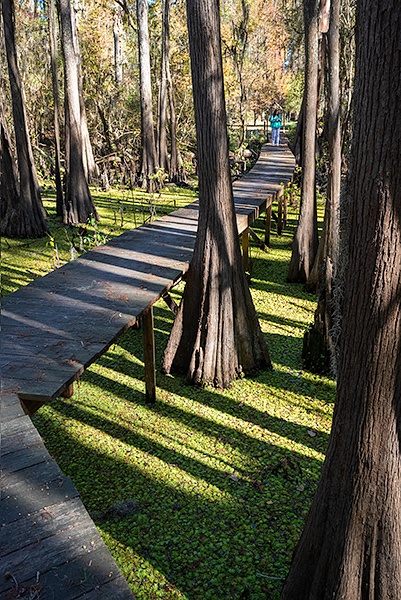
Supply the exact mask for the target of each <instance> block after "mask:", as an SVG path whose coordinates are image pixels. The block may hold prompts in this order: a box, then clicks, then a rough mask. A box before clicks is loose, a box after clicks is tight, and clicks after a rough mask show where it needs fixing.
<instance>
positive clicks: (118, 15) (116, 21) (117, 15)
mask: <svg viewBox="0 0 401 600" xmlns="http://www.w3.org/2000/svg"><path fill="white" fill-rule="evenodd" d="M123 14H124V9H123V8H122V6H120V4H118V3H117V2H115V5H114V12H113V37H114V73H115V81H116V87H117V88H118V89H119V88H120V87H121V86H122V83H123V45H122V39H121V38H122V35H123V31H124V29H123Z"/></svg>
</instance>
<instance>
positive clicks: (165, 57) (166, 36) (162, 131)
mask: <svg viewBox="0 0 401 600" xmlns="http://www.w3.org/2000/svg"><path fill="white" fill-rule="evenodd" d="M169 15H170V0H163V27H162V56H161V73H160V90H159V118H158V123H159V128H158V130H159V135H158V140H157V141H158V163H159V166H160V167H161V168H162V169H164V171H165V172H166V173H168V172H169V170H170V165H169V159H168V154H167V91H168V90H167V67H168V61H169V54H170V24H169Z"/></svg>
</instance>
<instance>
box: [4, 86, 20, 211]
mask: <svg viewBox="0 0 401 600" xmlns="http://www.w3.org/2000/svg"><path fill="white" fill-rule="evenodd" d="M18 197H19V182H18V171H17V165H16V164H15V160H14V156H13V153H12V146H11V139H10V134H9V132H8V125H7V120H6V116H5V114H4V106H3V101H2V98H1V96H0V219H3V217H5V215H6V213H7V207H9V206H13V205H14V204H15V203H16V202H17V201H18Z"/></svg>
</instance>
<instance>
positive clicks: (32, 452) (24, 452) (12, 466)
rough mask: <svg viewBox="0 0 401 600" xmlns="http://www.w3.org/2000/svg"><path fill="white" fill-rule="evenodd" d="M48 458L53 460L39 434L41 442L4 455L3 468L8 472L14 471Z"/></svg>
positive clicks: (2, 459) (2, 458)
mask: <svg viewBox="0 0 401 600" xmlns="http://www.w3.org/2000/svg"><path fill="white" fill-rule="evenodd" d="M48 460H51V456H50V454H49V453H48V451H47V450H46V447H45V445H44V443H43V441H42V439H41V438H40V436H39V442H37V443H36V444H34V445H33V446H30V447H29V448H22V449H21V450H17V451H16V452H12V453H11V454H6V455H5V456H2V457H1V468H2V470H5V471H7V472H8V473H13V472H15V471H20V470H21V469H25V468H26V467H32V466H33V465H37V464H38V463H41V462H45V461H48Z"/></svg>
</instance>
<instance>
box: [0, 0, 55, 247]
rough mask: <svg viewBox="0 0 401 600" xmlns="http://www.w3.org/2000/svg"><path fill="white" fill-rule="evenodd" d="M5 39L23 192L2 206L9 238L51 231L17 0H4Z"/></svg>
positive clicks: (4, 232)
mask: <svg viewBox="0 0 401 600" xmlns="http://www.w3.org/2000/svg"><path fill="white" fill-rule="evenodd" d="M2 11H3V25H4V38H5V46H6V54H7V65H8V74H9V79H10V88H11V97H12V107H13V119H14V130H15V142H16V147H17V158H18V173H19V190H18V191H19V195H18V196H16V197H15V198H14V200H13V199H12V197H11V196H9V197H8V198H7V200H8V201H7V204H6V207H5V208H4V209H2V213H3V217H2V221H1V235H5V236H8V237H23V238H26V237H40V236H43V235H44V234H45V233H46V232H47V225H46V221H45V216H46V215H45V211H44V208H43V205H42V200H41V197H40V191H39V182H38V178H37V174H36V168H35V163H34V159H33V153H32V146H31V141H30V138H29V130H28V119H27V115H26V110H25V104H24V93H23V89H22V81H21V76H20V72H19V68H18V63H17V49H16V43H15V10H14V1H13V0H2Z"/></svg>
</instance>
